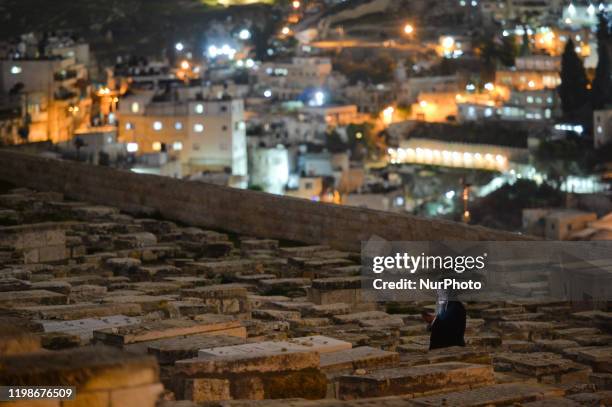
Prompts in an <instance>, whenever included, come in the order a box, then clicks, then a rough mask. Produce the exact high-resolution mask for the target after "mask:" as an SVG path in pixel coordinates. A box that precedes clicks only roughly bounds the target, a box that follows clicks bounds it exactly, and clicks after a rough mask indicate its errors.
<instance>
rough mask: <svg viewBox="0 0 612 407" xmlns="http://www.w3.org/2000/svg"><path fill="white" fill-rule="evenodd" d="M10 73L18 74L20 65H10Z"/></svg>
mask: <svg viewBox="0 0 612 407" xmlns="http://www.w3.org/2000/svg"><path fill="white" fill-rule="evenodd" d="M11 73H12V74H13V75H19V74H20V73H21V67H20V66H17V65H14V66H12V67H11Z"/></svg>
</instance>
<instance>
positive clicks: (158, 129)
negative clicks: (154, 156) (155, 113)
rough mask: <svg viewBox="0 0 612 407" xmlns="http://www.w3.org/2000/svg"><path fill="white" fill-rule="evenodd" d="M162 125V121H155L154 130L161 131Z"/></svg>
mask: <svg viewBox="0 0 612 407" xmlns="http://www.w3.org/2000/svg"><path fill="white" fill-rule="evenodd" d="M162 127H163V126H162V122H159V121H158V122H153V130H156V131H160V130H161V129H162Z"/></svg>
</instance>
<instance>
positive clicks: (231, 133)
mask: <svg viewBox="0 0 612 407" xmlns="http://www.w3.org/2000/svg"><path fill="white" fill-rule="evenodd" d="M160 99H161V100H160ZM119 120H120V122H119V140H120V141H122V142H125V143H128V148H129V150H131V152H133V153H136V154H143V153H151V152H159V151H166V152H169V153H171V155H172V156H174V157H177V158H178V159H179V160H180V162H181V163H182V165H183V174H192V173H195V172H198V171H230V172H231V174H232V175H235V176H246V175H247V148H246V126H245V122H244V104H243V101H242V99H229V98H224V99H208V100H196V99H191V98H189V99H178V100H172V98H170V100H165V99H163V98H156V99H154V93H153V92H145V93H141V94H137V95H134V96H130V97H127V98H124V99H122V101H121V103H120V106H119Z"/></svg>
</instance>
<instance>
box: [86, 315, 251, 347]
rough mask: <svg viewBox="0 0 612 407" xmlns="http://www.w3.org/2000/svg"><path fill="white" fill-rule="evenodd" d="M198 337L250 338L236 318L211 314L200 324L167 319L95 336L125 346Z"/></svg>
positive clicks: (119, 328)
mask: <svg viewBox="0 0 612 407" xmlns="http://www.w3.org/2000/svg"><path fill="white" fill-rule="evenodd" d="M195 334H209V335H223V334H229V335H233V336H239V337H242V338H246V329H245V328H244V327H243V326H242V325H241V324H240V321H238V320H236V319H234V318H232V317H229V316H225V315H214V314H209V315H207V316H206V319H202V320H200V321H192V320H185V319H166V320H162V321H152V322H143V323H141V324H137V325H129V326H122V327H116V328H110V329H98V330H94V333H93V336H94V339H95V340H96V341H100V342H103V343H105V344H108V345H115V346H124V345H127V344H131V343H138V342H145V341H153V340H156V339H163V338H172V337H177V336H185V335H195Z"/></svg>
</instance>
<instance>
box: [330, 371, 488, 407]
mask: <svg viewBox="0 0 612 407" xmlns="http://www.w3.org/2000/svg"><path fill="white" fill-rule="evenodd" d="M493 383H494V377H493V368H492V366H487V365H476V364H469V363H461V362H447V363H437V364H431V365H425V366H412V367H398V368H391V369H381V370H375V371H373V372H370V373H366V374H364V375H345V376H341V377H340V378H339V379H338V392H339V396H340V398H342V399H345V400H351V399H356V398H364V397H383V396H391V395H413V396H417V395H422V394H427V393H432V392H436V391H438V392H442V391H444V392H448V391H452V390H463V389H466V388H471V387H478V386H485V385H490V384H493Z"/></svg>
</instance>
